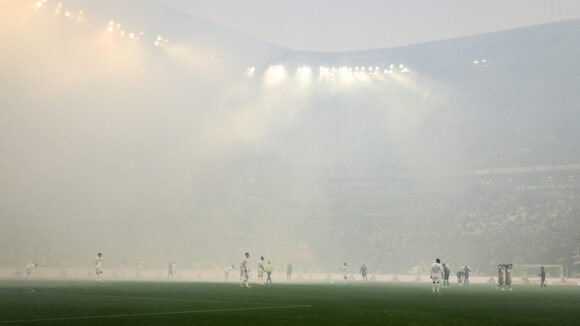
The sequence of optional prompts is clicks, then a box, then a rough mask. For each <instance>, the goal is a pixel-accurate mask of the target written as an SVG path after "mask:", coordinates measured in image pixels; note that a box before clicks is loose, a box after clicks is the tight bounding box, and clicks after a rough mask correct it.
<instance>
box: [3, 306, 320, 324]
mask: <svg viewBox="0 0 580 326" xmlns="http://www.w3.org/2000/svg"><path fill="white" fill-rule="evenodd" d="M310 307H312V305H292V306H270V307H254V308H227V309H205V310H186V311H170V312H147V313H142V314H123V315H100V316H79V317H60V318H40V319H20V320H2V321H0V324H9V323H29V322H40V321H61V320H62V321H64V320H82V319H99V318H122V317H143V316H163V315H185V314H195V313H204V312H227V311H245V310H267V309H290V308H310Z"/></svg>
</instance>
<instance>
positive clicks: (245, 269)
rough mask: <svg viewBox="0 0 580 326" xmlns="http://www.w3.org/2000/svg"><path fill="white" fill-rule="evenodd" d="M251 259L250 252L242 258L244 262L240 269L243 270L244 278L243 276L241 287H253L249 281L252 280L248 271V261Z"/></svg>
mask: <svg viewBox="0 0 580 326" xmlns="http://www.w3.org/2000/svg"><path fill="white" fill-rule="evenodd" d="M249 260H250V253H249V252H246V253H245V254H244V258H242V263H241V264H240V270H243V273H244V274H243V278H242V282H241V283H240V286H241V287H244V286H245V287H247V288H251V286H250V285H249V284H248V281H249V280H250V274H249V272H248V261H249Z"/></svg>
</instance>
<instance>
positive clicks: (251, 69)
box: [246, 67, 256, 77]
mask: <svg viewBox="0 0 580 326" xmlns="http://www.w3.org/2000/svg"><path fill="white" fill-rule="evenodd" d="M255 73H256V67H249V68H248V69H246V76H248V77H253V76H254V74H255Z"/></svg>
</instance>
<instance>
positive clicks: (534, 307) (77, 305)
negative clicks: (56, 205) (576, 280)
mask: <svg viewBox="0 0 580 326" xmlns="http://www.w3.org/2000/svg"><path fill="white" fill-rule="evenodd" d="M579 304H580V288H578V287H552V288H547V289H540V288H539V287H536V286H515V287H514V291H512V292H497V291H496V290H495V288H494V287H493V286H489V285H471V286H469V287H461V286H457V285H455V286H452V287H451V288H445V289H442V294H441V295H439V296H438V295H434V294H432V293H431V286H430V285H429V284H426V283H425V284H405V283H398V284H393V283H366V284H362V283H351V284H349V285H346V286H345V285H342V284H334V285H329V284H314V283H313V284H274V285H273V286H259V285H255V286H253V287H252V288H251V289H245V288H240V286H239V285H238V284H236V283H230V284H223V283H177V282H165V283H164V282H108V283H105V284H96V283H92V282H61V281H59V282H57V281H54V282H53V281H32V282H22V281H19V282H16V281H13V282H12V281H2V282H0V325H4V324H35V325H37V324H43V325H44V324H58V325H186V324H187V325H208V324H212V325H223V324H236V325H239V324H251V325H299V324H300V325H314V324H316V325H327V324H333V325H339V324H366V325H369V324H380V325H385V324H404V325H426V324H429V325H439V324H441V325H467V324H470V325H520V324H525V325H572V324H576V323H578V321H580V308H579V307H580V306H579ZM106 316H108V317H106ZM85 317H90V318H85ZM18 320H20V321H21V322H17V323H7V321H18ZM23 320H38V321H23Z"/></svg>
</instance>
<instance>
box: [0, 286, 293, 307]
mask: <svg viewBox="0 0 580 326" xmlns="http://www.w3.org/2000/svg"><path fill="white" fill-rule="evenodd" d="M2 292H6V293H18V294H42V295H67V296H85V297H103V298H119V299H137V300H161V301H164V300H165V301H179V302H209V303H240V304H263V305H264V304H269V305H272V304H276V305H280V306H284V305H286V306H288V305H292V304H290V303H272V302H248V301H232V300H202V299H187V298H170V297H147V296H143V297H138V296H125V295H107V294H97V293H75V292H71V293H66V292H42V291H41V292H36V291H35V290H33V289H32V290H29V291H27V292H10V291H2V290H0V293H2Z"/></svg>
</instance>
